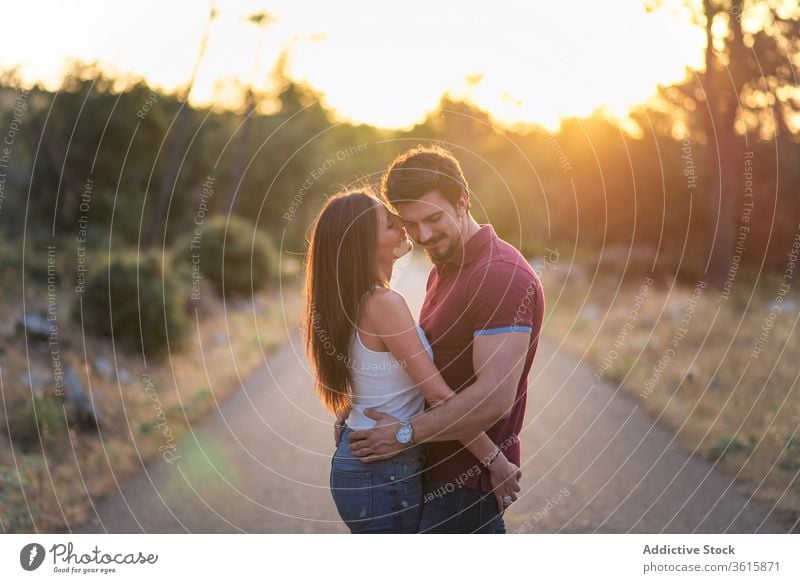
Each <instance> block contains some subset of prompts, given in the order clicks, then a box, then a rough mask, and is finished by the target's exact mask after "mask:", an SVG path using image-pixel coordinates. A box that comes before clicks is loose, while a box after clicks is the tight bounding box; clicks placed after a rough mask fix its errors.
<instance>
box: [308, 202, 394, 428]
mask: <svg viewBox="0 0 800 583" xmlns="http://www.w3.org/2000/svg"><path fill="white" fill-rule="evenodd" d="M381 205H382V203H381V201H380V199H378V198H377V197H376V196H375V195H374V194H372V193H371V192H370V191H369V190H367V189H363V190H357V191H352V192H344V193H341V194H337V195H335V196H333V197H331V198H330V199H328V201H327V202H326V203H325V206H324V207H323V208H322V210H321V211H320V213H319V215H318V216H317V219H316V221H315V222H314V225H313V232H312V235H311V246H310V248H309V252H308V259H307V262H306V284H305V285H306V288H305V299H306V316H305V336H306V338H305V343H306V353H307V354H308V359H309V361H310V362H311V366H312V369H313V371H314V372H315V373H316V374H315V389H316V392H317V395H318V396H319V398H320V400H321V401H322V402H323V404H324V405H325V407H327V408H328V409H329V410H330V411H332V412H334V413H337V412H339V411H341V410H342V409H345V408H347V407H349V406H350V404H351V395H352V390H351V386H350V382H351V377H350V362H351V361H350V339H351V337H352V334H353V331H354V329H355V326H356V325H357V323H358V306H359V304H360V302H361V298H362V296H363V295H364V293H365V292H366V291H367V290H369V289H370V287H372V285H374V284H380V283H381V282H379V280H378V270H377V265H378V261H377V244H378V214H377V213H378V210H379V208H380V206H381Z"/></svg>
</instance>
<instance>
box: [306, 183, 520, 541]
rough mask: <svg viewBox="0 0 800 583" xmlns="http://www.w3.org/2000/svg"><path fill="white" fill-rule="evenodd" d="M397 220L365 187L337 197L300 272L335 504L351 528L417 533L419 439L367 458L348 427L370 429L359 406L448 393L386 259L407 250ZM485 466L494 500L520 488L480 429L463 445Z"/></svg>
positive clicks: (394, 408)
mask: <svg viewBox="0 0 800 583" xmlns="http://www.w3.org/2000/svg"><path fill="white" fill-rule="evenodd" d="M411 248H412V244H411V240H410V239H409V238H408V235H407V234H406V233H405V230H404V229H403V228H402V227H401V225H400V219H399V217H397V216H396V215H394V214H393V213H392V212H391V211H390V210H389V208H388V207H387V206H386V205H385V204H383V202H381V200H380V199H378V198H377V197H376V196H375V195H374V194H372V193H371V192H370V191H369V190H366V189H365V190H360V191H352V192H346V193H342V194H338V195H336V196H334V197H332V198H331V199H329V200H328V202H327V203H326V204H325V206H324V208H323V209H322V211H321V212H320V214H319V216H318V217H317V219H316V222H315V224H314V227H313V234H312V237H311V247H310V249H309V255H308V263H307V270H306V271H307V273H306V301H307V313H306V351H307V353H308V356H309V360H310V362H311V365H312V367H313V368H314V372H315V379H316V391H317V394H318V396H319V397H320V399H321V400H322V402H323V403H324V404H325V406H326V407H327V408H328V409H329V410H330V411H331V412H333V413H335V414H336V415H337V418H338V419H339V420H340V421H343V420H344V419H345V418H347V425H345V426H344V427H343V430H342V432H341V435H340V436H338V435H337V447H336V451H335V453H334V455H333V459H332V461H331V476H330V485H331V491H332V494H333V499H334V502H335V503H336V508H337V510H338V512H339V515H340V516H341V517H342V520H343V521H344V522H345V523H346V524H347V526H348V527H349V528H350V531H351V532H353V533H366V532H403V533H412V532H417V526H418V523H419V518H420V513H421V510H422V503H423V493H422V472H423V469H424V465H425V447H424V445H423V444H418V445H414V446H411V447H409V448H407V449H404V450H403V451H401V452H400V453H399V454H398V455H396V456H395V457H393V458H390V459H386V460H381V461H377V462H372V463H364V462H362V461H361V460H359V459H358V458H356V457H354V456H353V455H352V454H351V453H350V451H349V449H348V444H349V437H350V433H351V431H352V429H362V428H368V427H372V426H373V425H374V424H375V421H374V420H372V419H370V418H369V417H366V416H365V415H364V413H363V411H364V409H367V408H372V409H376V410H379V411H383V412H386V413H389V414H390V415H393V416H394V417H397V418H399V419H400V420H407V419H410V418H411V417H413V416H414V415H417V414H419V413H422V412H423V410H424V408H425V401H427V402H428V403H429V404H430V405H431V406H436V405H437V404H439V403H441V402H443V401H444V400H446V399H448V398H449V397H452V396H453V395H454V393H453V391H452V390H451V389H450V388H449V387H448V386H447V384H446V383H445V382H444V379H442V376H441V375H440V374H439V371H438V370H437V369H436V366H435V365H434V363H433V360H432V359H433V353H432V351H431V347H430V344H429V343H428V340H427V338H426V337H425V334H424V333H423V331H422V329H421V328H420V327H419V325H418V324H417V323H416V322H415V321H414V318H413V316H412V315H411V312H410V310H409V308H408V305H407V304H406V302H405V299H404V298H403V296H402V295H400V294H399V293H397V292H395V291H394V290H392V289H391V288H390V286H389V281H390V279H391V275H392V266H393V264H394V262H395V261H396V260H397V259H398V258H399V257H401V256H403V255H405V254H406V253H408V252H410V251H411ZM465 445H466V447H467V449H468V450H469V451H470V452H471V453H472V454H473V455H474V456H475V457H476V458H477V459H478V460H479V461H480V462H481V463H482V464H483V466H484V468H488V471H489V472H490V473H491V477H492V484H495V494H497V495H498V499H501V498H502V496H511V497H512V499H516V492H518V491H519V476H520V473H519V468H518V467H517V466H516V465H514V464H513V463H511V462H509V461H508V460H507V459H506V457H505V455H503V452H502V450H501V449H500V448H498V447H497V446H496V445H495V444H494V443H493V442H492V441H491V439H490V438H489V437H488V436H487V435H486V434H485V433H481V435H480V436H478V437H477V438H475V439H473V440H472V442H471V443H469V444H465Z"/></svg>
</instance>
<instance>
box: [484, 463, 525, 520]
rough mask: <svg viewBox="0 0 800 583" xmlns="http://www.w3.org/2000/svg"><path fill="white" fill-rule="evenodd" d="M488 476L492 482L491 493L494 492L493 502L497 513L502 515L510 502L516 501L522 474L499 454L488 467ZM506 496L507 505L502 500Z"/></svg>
mask: <svg viewBox="0 0 800 583" xmlns="http://www.w3.org/2000/svg"><path fill="white" fill-rule="evenodd" d="M489 476H490V477H491V481H492V491H493V492H494V497H495V500H497V511H498V512H499V513H500V514H502V513H503V512H505V511H506V510H508V506H510V505H511V502H514V501H516V499H517V492H519V491H520V486H519V481H520V480H521V479H522V472H521V471H520V469H519V468H518V467H517V466H516V465H515V464H514V463H512V462H510V461H508V459H507V458H506V456H505V455H503V454H502V453H501V454H500V455H499V456H497V458H496V459H495V460H494V461H493V462H492V463H491V465H490V466H489ZM506 496H509V497H510V499H511V501H510V502H509V503H508V504H504V502H503V498H504V497H506Z"/></svg>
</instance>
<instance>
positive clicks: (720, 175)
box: [647, 0, 800, 287]
mask: <svg viewBox="0 0 800 583" xmlns="http://www.w3.org/2000/svg"><path fill="white" fill-rule="evenodd" d="M683 4H684V6H685V7H687V8H688V9H689V10H690V12H691V14H692V17H693V22H694V23H695V24H696V25H698V26H702V27H703V29H704V30H705V34H706V48H705V71H703V72H702V73H701V74H699V75H695V76H692V77H691V78H689V79H687V80H686V81H685V82H684V83H683V84H680V85H677V86H675V88H674V89H676V90H677V91H678V95H679V97H677V98H673V99H671V101H672V102H673V103H675V104H676V106H677V108H678V109H680V110H681V111H680V112H679V113H678V115H681V116H683V117H684V118H685V119H686V120H687V123H688V126H689V127H693V128H697V129H698V130H699V139H700V140H702V142H701V143H703V144H704V145H705V146H706V148H705V151H706V154H707V155H706V160H705V162H704V166H705V173H706V182H707V185H708V193H709V198H708V201H707V202H708V209H709V224H708V226H707V228H708V229H709V245H710V250H709V256H708V263H707V274H708V279H709V281H710V283H712V284H714V285H716V286H718V287H721V286H723V285H724V283H725V281H726V278H727V277H728V276H729V271H730V269H731V267H732V263H731V262H732V257H733V253H734V248H735V245H736V237H737V221H738V213H737V209H738V206H739V202H740V201H739V195H740V194H741V190H742V189H741V179H740V178H741V168H742V166H743V158H744V155H745V150H748V149H750V145H749V142H750V140H751V139H753V138H754V137H755V138H756V139H758V138H761V139H775V140H776V141H778V142H779V143H780V144H782V145H783V146H782V147H781V148H780V149H779V151H780V154H779V155H780V156H783V157H786V156H789V155H792V151H793V150H795V148H794V147H793V142H796V141H797V134H796V133H793V132H794V131H796V129H797V128H793V127H792V118H793V117H794V116H796V115H797V114H798V109H800V93H798V91H797V87H796V85H797V82H796V79H795V78H794V73H793V67H794V66H796V65H797V64H798V61H799V60H800V34H798V33H800V22H798V18H799V17H800V6H798V3H797V2H781V1H779V0H766V1H758V0H685V1H684V3H683ZM662 5H663V2H662V1H661V0H657V1H656V2H649V3H648V4H647V6H648V9H651V10H652V9H657V8H659V7H662ZM778 163H779V165H780V160H778Z"/></svg>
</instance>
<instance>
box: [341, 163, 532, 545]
mask: <svg viewBox="0 0 800 583" xmlns="http://www.w3.org/2000/svg"><path fill="white" fill-rule="evenodd" d="M383 193H384V195H385V196H386V198H387V200H388V201H389V202H390V203H391V204H392V205H393V206H394V207H395V209H396V210H397V212H398V214H399V215H400V217H401V218H402V219H403V223H404V226H405V228H406V230H407V231H408V233H409V235H410V236H411V238H412V239H413V240H414V241H415V242H416V243H417V244H418V245H420V246H421V247H422V248H423V249H424V250H425V253H426V254H427V255H428V257H429V258H430V259H431V261H432V262H433V264H434V267H433V269H431V272H430V275H429V277H428V285H427V293H426V295H425V302H424V304H423V306H422V310H421V312H420V326H421V327H422V329H423V330H424V331H425V334H426V336H427V337H428V340H429V341H430V343H431V346H432V348H433V353H434V361H435V363H436V366H437V367H438V369H439V370H440V371H441V374H442V376H443V377H444V380H445V381H446V382H447V384H448V385H449V386H450V388H452V389H453V390H454V391H456V394H455V395H454V396H453V397H452V398H450V399H448V400H446V401H445V402H443V403H440V404H439V405H437V406H436V407H433V408H427V409H426V411H425V412H424V413H422V414H421V415H418V416H416V417H414V418H413V419H412V420H411V422H410V423H405V424H403V423H400V421H399V420H398V419H396V418H394V417H392V416H391V415H388V414H385V413H380V412H377V411H369V410H368V411H367V412H366V413H367V414H368V415H369V416H370V417H371V418H373V419H375V420H377V421H378V423H377V425H376V426H375V427H373V428H371V429H368V430H364V431H354V432H353V433H352V436H351V444H350V447H351V451H352V453H353V455H355V456H358V457H361V458H362V460H363V461H366V462H369V461H374V460H375V459H383V458H386V457H391V456H392V455H394V454H396V453H397V452H398V451H400V450H402V449H403V448H404V447H407V446H408V445H410V444H416V443H422V442H425V443H427V445H428V458H427V461H426V469H425V498H424V499H425V504H424V507H423V511H422V519H421V522H420V527H419V530H420V532H439V533H459V532H480V533H505V524H504V522H503V511H502V510H500V509H499V508H498V505H497V502H496V500H495V497H494V496H493V494H492V485H491V479H490V475H489V471H488V470H487V469H486V468H487V467H488V466H484V465H483V464H484V463H485V462H484V461H479V460H478V459H477V458H475V457H474V456H473V455H472V454H470V452H469V451H467V449H466V448H464V447H463V446H462V444H461V443H459V441H463V440H465V439H466V440H467V441H469V440H470V439H471V438H475V437H477V435H478V434H479V433H480V432H481V431H486V433H487V435H488V436H489V437H490V438H491V439H492V440H493V441H494V443H495V444H496V445H497V446H498V451H501V450H502V451H503V452H504V453H505V455H506V457H507V458H508V459H509V461H511V462H512V463H514V464H516V465H517V466H519V465H520V444H519V438H518V436H519V432H520V430H521V429H522V421H523V417H524V414H525V403H526V396H527V380H528V372H529V370H530V368H531V364H532V362H533V357H534V355H535V353H536V347H537V345H538V341H539V333H540V330H541V327H542V316H543V312H544V295H543V293H542V286H541V282H540V281H539V278H538V277H537V276H536V274H535V273H534V271H533V270H532V269H531V267H530V265H529V264H528V263H527V261H525V259H524V258H523V256H522V255H521V254H520V253H519V251H517V250H516V249H515V248H514V247H512V246H511V245H509V244H508V243H506V242H505V241H503V240H501V239H500V238H498V237H497V235H496V234H495V232H494V229H493V228H492V226H491V225H488V224H487V225H479V224H478V223H477V222H476V221H475V219H473V217H472V215H471V214H470V212H469V211H470V199H469V188H468V186H467V182H466V179H465V178H464V175H463V173H462V171H461V167H460V165H459V163H458V161H457V160H456V159H455V158H454V157H453V156H452V155H451V154H450V153H449V152H447V151H446V150H444V149H442V148H437V147H433V148H422V147H418V148H414V149H412V150H410V151H408V152H406V153H405V154H402V155H400V156H399V157H398V158H397V159H395V161H394V162H393V163H392V165H391V166H390V168H389V171H388V172H387V174H386V176H385V177H384V180H383ZM512 501H513V498H511V497H506V499H505V500H504V504H505V505H506V507H507V506H508V504H510V503H511V502H512Z"/></svg>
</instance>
